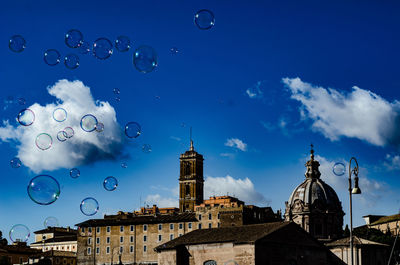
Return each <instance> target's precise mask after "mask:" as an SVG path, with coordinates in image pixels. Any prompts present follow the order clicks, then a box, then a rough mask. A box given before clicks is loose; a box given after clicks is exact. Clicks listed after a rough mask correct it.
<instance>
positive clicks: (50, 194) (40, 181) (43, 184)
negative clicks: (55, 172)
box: [28, 175, 60, 205]
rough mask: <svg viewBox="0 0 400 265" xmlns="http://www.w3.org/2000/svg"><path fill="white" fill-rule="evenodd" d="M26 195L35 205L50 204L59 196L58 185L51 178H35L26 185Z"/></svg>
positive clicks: (40, 176)
mask: <svg viewBox="0 0 400 265" xmlns="http://www.w3.org/2000/svg"><path fill="white" fill-rule="evenodd" d="M28 195H29V197H30V198H31V200H32V201H34V202H36V203H37V204H41V205H49V204H52V203H53V202H55V201H56V200H57V199H58V197H59V196H60V184H58V181H57V180H56V179H55V178H53V177H52V176H49V175H39V176H36V177H34V178H33V179H31V181H30V182H29V184H28Z"/></svg>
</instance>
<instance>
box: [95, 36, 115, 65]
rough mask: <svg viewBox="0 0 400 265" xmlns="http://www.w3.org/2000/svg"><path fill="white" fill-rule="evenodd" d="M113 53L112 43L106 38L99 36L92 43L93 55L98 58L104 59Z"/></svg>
mask: <svg viewBox="0 0 400 265" xmlns="http://www.w3.org/2000/svg"><path fill="white" fill-rule="evenodd" d="M112 53H113V45H112V43H111V41H110V40H108V39H106V38H99V39H97V40H96V41H95V42H94V43H93V55H94V56H95V57H96V58H97V59H100V60H105V59H107V58H109V57H110V56H111V54H112Z"/></svg>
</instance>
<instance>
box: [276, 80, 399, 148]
mask: <svg viewBox="0 0 400 265" xmlns="http://www.w3.org/2000/svg"><path fill="white" fill-rule="evenodd" d="M282 81H283V83H284V84H285V85H286V86H287V87H288V88H289V90H290V92H291V98H292V99H295V100H297V101H299V102H300V103H301V104H302V106H301V107H300V109H299V110H300V114H301V115H302V117H303V118H304V117H307V118H310V119H311V120H313V124H312V128H313V129H314V130H316V131H319V132H321V133H322V134H323V135H324V136H325V137H327V138H329V139H330V140H332V141H336V140H338V139H339V138H340V137H342V136H346V137H353V138H358V139H360V140H364V141H367V142H369V143H371V144H373V145H377V146H384V145H386V144H399V143H400V131H399V129H398V127H397V126H398V124H399V122H398V120H399V117H400V115H399V113H400V111H399V110H400V102H399V101H394V102H388V101H387V100H385V99H384V98H382V97H380V96H379V95H377V94H375V93H373V92H371V91H368V90H364V89H361V88H359V87H357V86H354V87H353V88H352V91H351V92H349V93H345V92H342V91H338V90H335V89H332V88H323V87H320V86H314V85H312V84H310V83H306V82H303V81H302V80H301V79H300V78H283V79H282Z"/></svg>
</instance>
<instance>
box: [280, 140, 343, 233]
mask: <svg viewBox="0 0 400 265" xmlns="http://www.w3.org/2000/svg"><path fill="white" fill-rule="evenodd" d="M305 166H306V168H307V170H306V173H305V177H306V179H305V180H304V181H303V182H302V183H301V184H300V185H299V186H297V187H296V188H295V189H294V191H293V192H292V194H291V195H290V198H289V201H287V202H286V203H285V204H286V209H285V220H286V221H293V222H295V223H296V224H298V225H300V226H301V227H302V228H303V229H304V230H306V231H307V232H309V233H310V234H311V235H312V236H313V237H315V238H317V239H319V240H322V241H331V240H333V239H337V238H340V237H341V236H342V231H343V230H342V227H343V216H344V212H343V209H342V204H341V202H340V201H339V198H338V196H337V194H336V192H335V191H334V190H333V188H332V187H330V186H329V185H328V184H326V183H325V182H324V181H323V180H322V179H321V178H320V176H321V173H320V171H319V162H318V161H316V160H315V159H314V150H313V149H312V148H311V158H310V160H309V161H307V163H306V165H305Z"/></svg>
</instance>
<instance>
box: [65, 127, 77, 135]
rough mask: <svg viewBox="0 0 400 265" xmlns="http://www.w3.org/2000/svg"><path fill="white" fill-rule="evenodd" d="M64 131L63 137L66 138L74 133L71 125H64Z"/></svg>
mask: <svg viewBox="0 0 400 265" xmlns="http://www.w3.org/2000/svg"><path fill="white" fill-rule="evenodd" d="M64 132H65V137H67V138H71V137H72V136H74V134H75V132H74V129H72V128H71V127H65V128H64Z"/></svg>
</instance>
